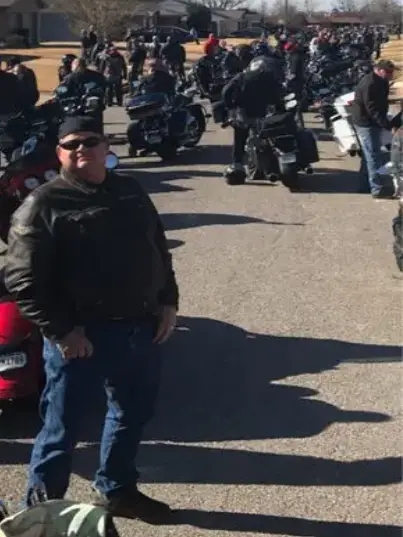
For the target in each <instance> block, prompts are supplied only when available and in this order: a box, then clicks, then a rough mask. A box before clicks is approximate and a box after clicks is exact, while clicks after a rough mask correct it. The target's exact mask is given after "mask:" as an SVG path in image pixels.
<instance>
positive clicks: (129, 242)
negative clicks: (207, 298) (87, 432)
mask: <svg viewBox="0 0 403 537" xmlns="http://www.w3.org/2000/svg"><path fill="white" fill-rule="evenodd" d="M107 152H108V147H107V143H106V141H105V139H104V138H103V136H102V134H101V133H100V131H99V129H98V123H97V122H94V120H93V119H92V118H88V117H69V118H67V119H66V120H65V122H64V123H63V124H62V125H61V128H60V132H59V145H58V146H57V154H58V157H59V160H60V162H61V166H62V167H61V172H60V175H59V176H58V177H57V178H56V179H54V180H53V181H52V182H49V183H47V184H46V185H43V186H42V187H39V188H38V189H36V190H35V191H34V192H33V193H32V194H31V195H29V196H28V197H27V198H26V199H25V201H24V202H23V204H22V205H21V206H20V208H19V209H17V211H16V212H15V213H14V216H13V221H12V225H11V230H10V234H9V239H8V245H9V247H8V252H7V259H6V263H5V284H6V287H7V289H8V290H9V292H10V293H12V294H13V295H14V296H15V297H16V301H17V303H18V306H19V308H20V311H21V313H22V315H23V316H24V317H25V318H27V319H28V320H30V321H31V322H32V323H34V324H35V325H36V326H38V328H39V329H40V330H41V332H42V334H43V336H44V365H45V371H46V386H45V390H44V394H43V397H42V402H41V414H42V416H43V418H44V423H43V426H42V430H41V432H40V433H39V435H38V437H37V438H36V441H35V446H34V449H33V452H32V457H31V464H30V471H29V480H28V490H27V498H26V500H27V503H28V504H30V503H31V501H32V497H33V495H35V491H38V490H40V491H44V492H45V493H46V494H47V496H48V498H49V499H52V498H54V499H56V498H63V496H64V494H65V493H66V490H67V487H68V483H69V477H70V469H71V459H72V454H73V449H74V446H75V445H76V442H77V440H78V439H77V430H78V421H79V419H80V418H81V417H82V415H83V413H84V411H85V409H86V407H87V406H89V403H90V401H91V399H92V398H93V395H94V394H93V392H92V388H94V389H95V390H96V388H97V387H98V388H99V387H101V386H102V387H105V391H106V395H107V405H108V410H107V415H106V420H105V425H104V430H103V436H102V440H101V447H100V452H101V453H100V467H99V469H98V471H97V473H96V476H95V481H94V485H93V488H94V490H95V492H96V493H97V497H98V500H97V501H98V502H101V503H102V505H104V506H105V507H106V508H108V510H109V511H110V512H111V514H112V515H115V516H126V517H137V518H141V519H143V520H146V521H149V522H153V523H166V522H167V519H169V516H170V514H171V511H170V508H169V507H168V505H166V504H163V503H161V502H158V501H155V500H153V499H151V498H148V497H147V496H145V495H143V494H142V493H141V492H140V491H139V490H138V489H137V479H138V474H137V472H136V468H135V458H136V453H137V449H138V446H139V443H140V440H141V436H142V431H143V428H144V425H145V424H146V422H147V421H148V420H149V419H150V417H151V415H152V413H153V407H154V404H155V399H156V396H157V390H158V384H159V372H160V365H161V362H160V355H159V345H158V344H159V343H163V342H164V341H165V340H167V339H168V337H169V336H170V335H171V333H172V331H173V330H174V327H175V323H176V310H177V307H178V288H177V284H176V281H175V275H174V272H173V269H172V263H171V256H170V254H169V251H168V247H167V242H166V238H165V234H164V230H163V227H162V224H161V221H160V219H159V216H158V213H157V211H156V209H155V207H154V205H153V203H152V201H151V200H150V198H149V197H148V196H147V194H146V193H145V192H144V191H143V189H142V188H141V187H140V185H139V184H138V183H137V182H136V180H135V179H134V178H130V180H128V178H127V177H125V176H120V175H119V174H117V173H115V172H109V171H107V170H106V169H105V159H106V156H107Z"/></svg>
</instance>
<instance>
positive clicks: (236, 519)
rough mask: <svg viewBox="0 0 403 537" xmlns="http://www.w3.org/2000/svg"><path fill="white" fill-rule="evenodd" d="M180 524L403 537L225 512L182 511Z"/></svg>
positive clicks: (397, 531) (361, 527) (319, 535)
mask: <svg viewBox="0 0 403 537" xmlns="http://www.w3.org/2000/svg"><path fill="white" fill-rule="evenodd" d="M175 518H176V524H177V525H179V524H188V525H190V526H196V527H198V528H202V529H208V530H222V531H231V532H232V531H233V532H244V533H254V534H256V533H265V534H270V535H280V536H282V537H286V536H288V537H303V536H304V537H342V536H346V537H401V528H400V527H398V526H392V525H381V524H360V523H353V522H328V521H324V520H309V519H304V518H294V517H279V516H270V515H258V514H249V513H236V512H231V513H229V512H225V511H202V510H196V509H195V510H190V509H189V510H187V509H181V510H178V511H176V516H175Z"/></svg>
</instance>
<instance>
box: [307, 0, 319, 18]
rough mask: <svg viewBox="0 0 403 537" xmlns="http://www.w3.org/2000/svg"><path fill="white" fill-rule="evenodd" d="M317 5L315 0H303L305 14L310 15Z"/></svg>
mask: <svg viewBox="0 0 403 537" xmlns="http://www.w3.org/2000/svg"><path fill="white" fill-rule="evenodd" d="M317 7H318V2H317V0H304V11H305V13H306V14H307V15H312V13H314V12H315V11H316V9H317Z"/></svg>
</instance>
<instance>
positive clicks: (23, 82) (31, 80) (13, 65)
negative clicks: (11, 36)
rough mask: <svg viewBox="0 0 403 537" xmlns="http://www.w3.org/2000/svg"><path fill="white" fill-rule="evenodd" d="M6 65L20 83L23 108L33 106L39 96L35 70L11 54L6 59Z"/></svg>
mask: <svg viewBox="0 0 403 537" xmlns="http://www.w3.org/2000/svg"><path fill="white" fill-rule="evenodd" d="M7 66H8V68H9V69H10V72H11V73H13V74H14V75H15V76H16V77H17V79H18V82H19V84H20V89H21V91H20V95H21V98H22V100H23V108H31V107H32V106H35V104H36V103H37V101H38V99H39V96H40V95H39V89H38V82H37V80H36V75H35V72H34V71H33V70H32V69H30V68H29V67H27V66H26V65H24V64H23V63H21V59H20V58H19V57H18V56H12V57H11V58H10V59H9V60H8V62H7Z"/></svg>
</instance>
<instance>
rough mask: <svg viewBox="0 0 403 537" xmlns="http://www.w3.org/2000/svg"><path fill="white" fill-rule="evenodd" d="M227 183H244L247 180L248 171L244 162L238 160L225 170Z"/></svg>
mask: <svg viewBox="0 0 403 537" xmlns="http://www.w3.org/2000/svg"><path fill="white" fill-rule="evenodd" d="M224 177H225V179H226V183H227V185H243V184H244V183H245V180H246V171H245V168H244V167H243V165H242V164H240V163H239V162H236V163H235V164H232V165H231V166H228V167H227V168H226V169H225V171H224Z"/></svg>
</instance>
